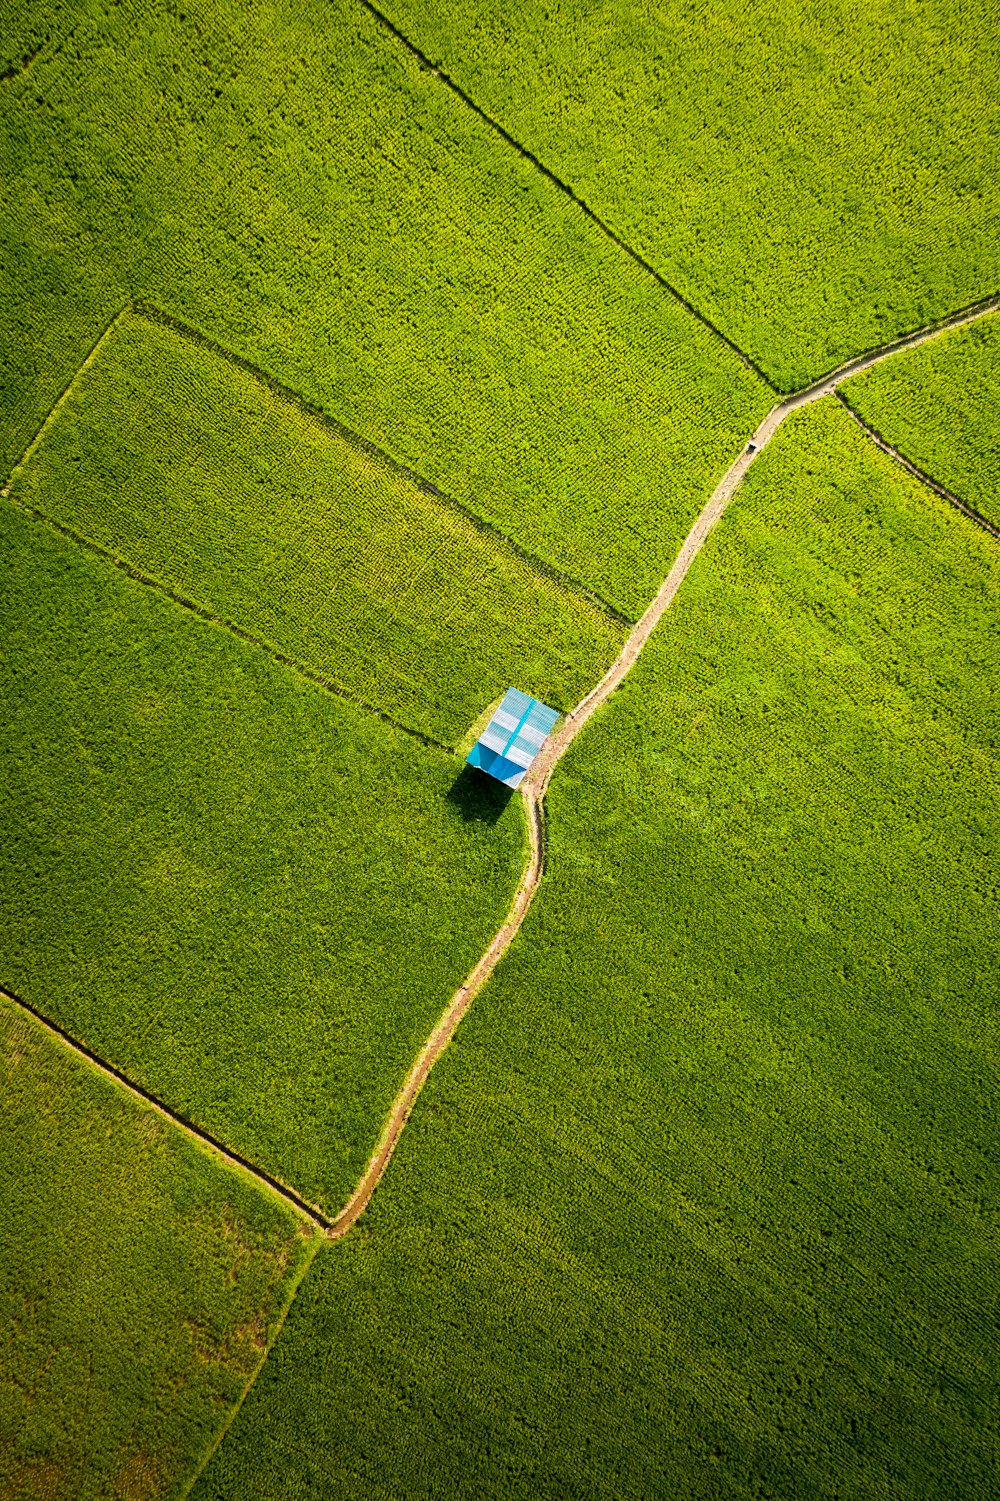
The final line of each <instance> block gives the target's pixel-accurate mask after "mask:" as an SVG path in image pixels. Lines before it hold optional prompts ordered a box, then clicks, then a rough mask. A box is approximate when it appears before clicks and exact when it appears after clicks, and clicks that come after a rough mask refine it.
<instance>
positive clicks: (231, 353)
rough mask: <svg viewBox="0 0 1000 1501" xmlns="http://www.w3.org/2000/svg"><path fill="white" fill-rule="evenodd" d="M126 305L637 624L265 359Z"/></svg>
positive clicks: (599, 605)
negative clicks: (291, 383) (257, 359)
mask: <svg viewBox="0 0 1000 1501" xmlns="http://www.w3.org/2000/svg"><path fill="white" fill-rule="evenodd" d="M124 311H126V312H128V311H131V312H132V313H133V314H134V315H135V316H137V317H140V318H146V319H147V320H148V321H149V322H150V323H159V324H161V325H162V326H163V327H164V328H168V329H170V331H171V332H172V333H175V334H177V335H178V337H180V338H182V339H187V340H188V341H189V343H192V344H196V345H198V347H199V348H201V349H204V350H206V351H207V352H208V353H209V354H214V355H216V356H218V358H219V359H222V360H225V361H226V362H227V363H228V364H230V365H233V366H234V367H235V368H236V369H237V370H240V371H242V372H243V374H244V375H248V376H250V378H251V379H252V380H255V381H257V382H258V384H260V385H262V386H264V387H266V389H267V390H268V391H270V392H271V393H272V395H274V396H277V397H278V398H279V399H280V400H282V401H285V402H287V403H288V404H289V405H290V406H294V407H295V408H296V409H297V410H298V411H299V412H301V413H302V415H303V416H305V417H309V418H311V419H312V420H313V421H314V422H317V423H319V425H320V426H321V427H324V428H326V429H327V430H328V431H330V432H333V433H335V434H336V435H337V437H338V438H341V439H343V441H344V442H345V443H347V444H348V445H349V446H350V447H351V448H354V449H356V450H357V451H358V452H359V453H363V454H364V455H365V456H366V458H369V459H371V460H372V461H373V462H374V463H376V464H379V465H381V466H382V467H383V468H384V469H388V470H389V471H390V473H392V474H395V475H398V476H399V478H400V479H404V480H406V481H407V482H408V483H409V484H411V485H412V486H413V487H414V489H416V490H419V491H420V493H421V494H422V495H426V496H427V497H428V499H430V500H434V501H437V502H438V503H439V504H440V505H441V506H442V507H444V508H446V509H448V510H451V511H457V512H458V514H459V515H460V516H463V517H464V518H465V520H466V521H467V522H469V524H470V525H471V526H473V527H474V528H475V530H476V531H477V532H481V533H482V534H483V535H484V536H486V537H488V538H489V539H490V541H491V542H493V543H494V544H495V545H498V546H500V547H501V548H502V549H504V550H505V551H507V552H511V553H513V554H514V555H515V556H516V557H517V558H519V559H520V560H521V562H522V563H525V564H527V566H528V567H529V568H531V569H533V570H534V572H535V573H540V574H542V575H544V576H545V577H546V578H549V579H551V580H552V581H553V582H554V583H556V584H559V585H561V586H562V587H563V588H564V589H566V590H567V592H569V593H572V594H577V595H579V596H580V597H582V598H583V599H585V600H586V601H587V603H588V604H590V605H592V606H593V607H594V608H595V609H597V610H599V611H601V613H602V614H605V615H608V616H609V617H610V618H611V619H612V620H614V621H616V622H617V623H618V624H619V625H626V626H633V625H634V624H635V621H634V619H633V618H632V617H631V616H630V615H626V614H624V612H623V611H621V610H619V609H618V608H617V606H615V605H613V604H611V603H610V601H609V600H606V599H604V598H603V596H602V595H600V594H598V593H596V591H595V590H593V589H591V588H590V587H589V585H587V584H585V583H583V581H582V580H581V579H577V578H574V577H573V575H572V574H570V573H566V572H565V571H564V570H563V569H561V568H557V567H556V565H555V564H554V563H548V562H546V560H545V559H544V558H540V557H539V556H538V555H537V553H533V552H530V551H529V550H528V548H526V547H522V546H521V544H520V543H519V542H517V541H515V539H514V538H513V537H510V536H508V534H507V533H506V532H505V531H503V529H502V528H501V527H499V526H497V525H496V524H495V522H492V521H487V520H486V518H485V517H484V516H480V515H479V513H478V512H477V511H474V510H472V508H471V507H470V506H468V505H466V504H465V502H464V501H461V500H457V499H456V498H455V496H454V495H450V494H449V493H448V491H447V490H442V489H441V488H440V487H439V486H438V485H435V484H434V482H433V480H429V479H427V478H426V476H425V475H423V474H421V473H420V472H419V470H416V469H413V468H411V467H410V465H409V464H404V463H403V461H402V460H401V459H397V458H395V457H394V456H393V455H392V454H391V453H389V451H388V450H387V449H385V448H380V447H379V445H378V444H377V443H375V442H374V441H373V440H372V439H371V438H366V437H365V436H364V435H363V434H362V433H358V432H355V430H354V429H353V428H352V427H348V426H347V424H346V422H341V420H340V418H339V417H333V416H331V414H330V413H329V412H327V411H325V410H324V408H323V407H320V406H317V405H316V403H315V402H313V401H310V400H309V399H308V397H306V396H303V395H302V394H301V393H300V392H298V391H295V390H293V389H292V387H291V386H286V385H285V383H284V382H283V381H281V380H279V379H278V377H277V376H276V375H272V374H271V373H270V371H268V370H265V369H264V368H263V367H262V366H261V365H255V364H254V363H253V361H252V360H248V359H246V358H245V357H244V356H243V355H241V354H237V353H236V351H235V350H234V349H229V348H227V346H226V345H225V344H220V343H219V341H218V340H217V339H213V338H212V337H211V335H209V334H205V333H202V331H201V329H198V328H194V327H192V325H191V324H190V323H185V322H184V320H183V319H181V318H178V317H176V316H175V315H174V314H173V313H168V312H166V311H164V309H163V308H161V307H158V306H157V305H156V303H153V302H147V301H145V300H137V301H135V302H133V303H131V304H130V305H129V308H127V309H125V310H124Z"/></svg>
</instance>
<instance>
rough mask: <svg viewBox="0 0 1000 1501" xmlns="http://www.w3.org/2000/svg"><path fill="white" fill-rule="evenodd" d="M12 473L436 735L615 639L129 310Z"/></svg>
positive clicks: (557, 696)
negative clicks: (19, 468) (512, 687)
mask: <svg viewBox="0 0 1000 1501" xmlns="http://www.w3.org/2000/svg"><path fill="white" fill-rule="evenodd" d="M12 493H13V495H14V498H15V499H17V500H19V501H21V502H22V503H24V504H25V505H28V506H31V507H34V508H36V509H38V510H39V511H41V512H42V513H43V514H44V515H46V516H50V517H53V518H54V519H55V520H56V521H58V522H60V523H61V524H63V525H66V526H69V527H71V528H72V529H73V530H74V531H76V532H77V533H79V534H82V535H83V536H85V537H86V538H88V539H89V540H91V541H93V542H96V543H98V544H99V545H100V546H101V547H102V548H104V549H105V550H107V551H108V552H110V553H111V554H112V555H113V556H115V557H121V558H123V559H125V560H126V561H127V562H128V563H130V564H131V565H132V566H134V567H136V568H138V569H140V570H142V571H143V572H144V573H145V574H146V575H151V576H152V577H153V578H155V579H156V580H158V581H159V582H162V583H165V584H167V585H168V586H169V587H171V588H172V589H174V590H176V591H178V592H179V593H180V594H181V595H182V596H185V597H187V598H190V599H193V600H194V601H195V602H196V603H197V604H198V605H200V606H201V607H203V608H205V609H208V610H210V611H211V612H212V613H213V614H215V615H217V616H220V617H223V618H225V619H228V620H232V621H234V622H235V623H236V624H237V625H238V626H240V627H242V628H244V629H246V630H249V631H251V632H253V633H254V634H255V635H256V636H257V637H258V638H263V639H264V640H265V641H267V642H268V643H270V644H271V645H272V646H274V647H275V648H276V649H277V650H279V651H280V652H283V653H286V654H288V655H290V656H292V657H293V658H295V659H296V660H297V661H299V662H301V663H304V664H305V665H306V666H307V667H308V668H310V669H312V670H313V671H315V672H318V673H319V674H321V675H322V676H323V677H324V678H325V679H326V680H328V681H331V682H333V683H335V684H337V685H339V686H340V687H341V688H345V689H347V690H348V691H349V692H351V693H352V694H354V695H355V696H356V697H358V698H360V699H361V700H362V701H363V702H366V703H369V704H372V705H374V706H375V707H377V708H378V709H380V710H381V711H383V712H384V713H387V714H389V715H391V716H392V717H394V718H395V719H396V720H397V721H401V722H403V723H404V724H406V725H408V726H409V727H411V728H415V729H418V730H420V731H423V732H424V733H426V734H428V735H431V736H433V737H434V738H435V739H437V740H439V741H445V742H446V743H449V744H454V743H455V742H456V741H457V740H459V739H460V738H461V737H462V735H463V734H464V733H465V732H466V731H467V729H468V727H469V726H470V725H471V724H472V723H473V722H474V721H475V720H476V719H477V717H478V716H479V715H480V714H481V713H482V712H483V710H484V709H485V708H486V707H487V705H489V704H490V703H491V702H492V701H494V700H495V699H498V698H499V697H500V695H501V694H502V693H503V692H504V690H505V689H506V688H507V687H508V686H509V685H510V684H511V683H512V682H514V683H516V684H517V685H518V686H519V687H521V688H524V689H525V690H526V691H527V692H529V693H533V694H535V695H536V697H538V698H541V699H543V700H544V701H545V702H547V703H552V704H554V705H555V706H556V707H557V708H561V709H564V710H565V709H569V708H571V707H572V706H573V704H575V703H576V702H577V701H578V700H579V699H580V698H581V697H582V695H583V693H584V692H585V691H586V689H587V688H589V687H590V685H591V684H592V683H594V682H595V681H596V680H597V679H598V678H599V677H600V676H601V674H602V672H603V671H604V669H605V668H606V667H607V666H608V665H609V663H610V662H611V661H612V659H613V658H614V656H615V655H616V653H617V651H618V650H619V648H620V646H621V642H622V640H623V639H624V634H625V628H624V627H623V626H622V625H621V624H620V623H619V622H617V621H615V620H613V619H612V618H611V617H609V616H608V615H607V614H605V613H604V612H603V611H601V610H598V609H596V608H595V607H594V605H592V604H591V603H590V602H589V601H588V600H586V599H585V598H583V597H581V596H580V595H577V594H574V593H573V592H571V591H569V590H568V589H566V588H564V587H562V586H560V585H559V584H558V583H556V582H555V581H554V580H552V579H550V578H548V577H547V576H546V575H545V574H544V573H539V572H538V570H537V569H535V568H532V567H531V566H530V565H529V564H528V563H526V562H524V561H523V560H522V559H521V558H520V557H518V556H517V554H516V553H515V552H513V551H511V550H510V549H509V548H507V547H506V546H504V545H503V544H502V543H500V542H498V541H497V540H496V539H495V538H493V537H490V536H489V535H487V534H484V533H483V532H482V531H481V530H478V529H477V528H476V527H475V526H474V525H473V524H472V522H470V521H469V520H468V519H467V518H466V517H464V516H463V515H462V514H461V513H460V512H458V511H456V510H455V509H453V508H451V507H449V506H447V505H446V504H444V503H442V502H441V501H439V500H435V499H433V498H431V497H429V496H426V495H423V494H421V492H420V490H419V489H418V488H417V487H416V485H414V484H413V483H412V482H411V481H410V480H408V479H407V478H405V477H404V476H402V475H399V474H394V473H393V471H392V470H391V469H390V468H388V467H387V466H386V465H384V464H381V463H379V462H378V461H377V460H375V459H373V458H372V457H370V456H369V455H368V454H366V453H365V452H364V451H363V450H360V449H359V448H358V447H357V445H354V444H352V443H351V442H349V441H348V440H347V439H346V438H344V437H342V436H341V435H340V434H338V433H337V432H335V431H333V430H331V429H330V428H329V427H327V426H324V425H323V423H322V422H320V421H318V420H317V419H316V418H314V417H312V416H310V415H309V414H308V413H306V412H303V411H302V410H301V409H300V408H299V407H298V406H296V405H295V404H294V403H293V402H291V401H289V400H284V399H282V398H281V397H280V396H276V395H273V394H272V393H271V392H270V391H269V390H268V388H267V387H266V386H265V385H262V384H261V383H260V382H258V381H255V380H254V379H253V378H252V377H251V376H250V375H248V374H247V373H246V372H245V371H243V370H239V369H236V368H234V367H233V366H232V365H231V364H229V363H227V361H225V360H224V359H222V358H220V356H219V355H217V354H214V353H213V352H211V351H210V350H206V349H204V348H200V347H199V346H198V345H197V344H195V343H192V342H191V341H189V340H187V339H185V338H184V337H183V336H181V335H179V334H178V333H176V332H174V331H173V330H171V329H168V328H165V327H163V326H162V325H161V324H158V323H151V322H149V321H147V320H146V319H144V318H140V317H136V316H134V315H127V316H126V317H125V318H124V319H123V320H122V322H121V323H120V324H118V325H117V327H116V328H115V329H114V331H113V332H112V334H111V335H110V336H109V338H108V340H107V341H106V342H105V343H104V344H103V345H102V346H101V349H100V351H99V353H98V356H97V359H96V360H95V362H94V364H93V365H92V366H91V367H90V368H89V369H88V370H86V371H85V372H83V374H81V376H80V379H79V381H78V383H77V385H76V386H75V387H74V390H73V392H72V395H71V396H70V398H69V399H68V401H67V402H66V404H65V405H64V406H63V407H62V408H61V410H60V412H59V413H58V415H57V417H56V419H55V421H54V422H53V424H52V426H51V427H50V428H49V430H48V431H47V432H46V434H45V436H44V438H43V441H42V443H41V444H40V445H39V447H38V450H37V452H36V453H35V454H34V455H33V456H32V457H31V459H30V460H29V462H28V463H27V464H26V465H25V467H24V469H23V470H22V471H21V472H20V473H19V474H18V475H17V476H16V479H15V482H14V485H13V489H12Z"/></svg>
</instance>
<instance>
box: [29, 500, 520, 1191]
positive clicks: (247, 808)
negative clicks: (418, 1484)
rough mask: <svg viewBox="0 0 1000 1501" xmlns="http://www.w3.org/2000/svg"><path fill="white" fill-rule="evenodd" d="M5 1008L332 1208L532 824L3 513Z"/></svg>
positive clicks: (464, 962) (465, 963) (405, 743)
mask: <svg viewBox="0 0 1000 1501" xmlns="http://www.w3.org/2000/svg"><path fill="white" fill-rule="evenodd" d="M0 570H2V573H3V577H4V590H3V593H2V597H0V703H2V705H3V713H2V715H0V721H2V726H3V728H2V733H0V826H2V827H3V830H4V839H3V845H2V850H0V908H2V910H3V912H4V923H3V927H2V930H0V984H3V985H5V986H6V987H7V988H9V989H10V990H12V991H13V992H14V993H15V994H19V995H23V997H24V998H25V999H26V1000H28V1001H30V1002H31V1003H32V1004H34V1005H35V1006H36V1007H37V1008H38V1009H39V1010H40V1011H42V1012H44V1013H45V1014H47V1015H50V1016H52V1017H53V1018H54V1019H55V1020H57V1021H58V1022H59V1023H60V1024H61V1025H62V1026H64V1027H65V1028H67V1029H68V1030H69V1032H70V1033H72V1034H73V1035H74V1036H76V1037H78V1038H80V1039H81V1040H82V1041H83V1042H85V1043H86V1044H87V1045H88V1046H89V1047H91V1048H93V1049H94V1051H95V1052H97V1053H98V1054H99V1055H100V1056H102V1057H104V1058H107V1059H108V1060H109V1061H110V1062H112V1063H114V1064H115V1065H116V1066H117V1067H119V1068H121V1069H123V1070H124V1071H125V1072H126V1073H128V1074H129V1075H130V1076H131V1077H133V1078H135V1079H136V1080H137V1081H138V1082H140V1083H141V1084H142V1085H143V1086H144V1087H145V1088H147V1089H148V1090H150V1091H151V1092H152V1093H153V1094H154V1095H156V1096H158V1097H159V1098H161V1099H163V1100H165V1101H166V1102H167V1103H168V1104H170V1105H171V1106H172V1107H173V1108H175V1109H176V1110H178V1111H180V1112H181V1113H183V1114H185V1115H187V1116H188V1117H189V1118H191V1119H193V1120H195V1121H197V1122H198V1123H199V1124H201V1125H203V1126H204V1127H206V1128H207V1129H208V1130H209V1131H210V1132H211V1133H212V1134H213V1135H215V1136H217V1137H219V1138H220V1139H221V1140H222V1141H224V1142H225V1143H226V1144H227V1145H230V1146H233V1147H235V1148H236V1149H237V1150H238V1151H239V1152H241V1153H242V1154H243V1155H245V1156H247V1157H248V1158H250V1159H251V1160H252V1161H254V1162H258V1163H260V1164H261V1165H262V1166H264V1167H266V1168H267V1169H268V1170H269V1171H270V1172H272V1173H274V1174H276V1175H277V1176H278V1177H280V1178H282V1179H284V1180H285V1181H286V1182H289V1183H290V1184H291V1185H292V1186H293V1187H294V1188H296V1189H297V1190H298V1191H299V1192H300V1193H303V1194H305V1195H306V1196H307V1197H311V1198H313V1199H314V1200H315V1201H317V1202H319V1203H321V1204H322V1205H324V1206H325V1207H326V1208H328V1209H329V1208H336V1207H338V1206H339V1204H340V1202H341V1201H342V1199H343V1198H345V1197H346V1195H347V1193H348V1192H349V1191H350V1189H351V1188H352V1187H353V1186H354V1183H355V1181H356V1180H357V1178H358V1176H359V1175H360V1172H361V1169H362V1167H363V1166H364V1163H365V1161H366V1160H367V1157H368V1153H369V1151H370V1150H371V1147H372V1145H373V1144H374V1141H375V1139H376V1137H377V1135H378V1132H379V1129H380V1127H381V1123H382V1119H383V1117H384V1115H385V1113H386V1111H387V1110H388V1107H389V1103H390V1101H391V1100H392V1098H393V1096H394V1094H395V1092H396V1089H397V1087H398V1085H399V1083H400V1082H401V1080H402V1078H403V1077H404V1076H405V1073H406V1071H407V1069H408V1068H409V1065H410V1063H411V1062H412V1059H413V1057H414V1055H415V1054H416V1053H417V1052H418V1051H419V1048H420V1046H421V1045H422V1043H423V1041H424V1039H425V1037H426V1035H427V1033H428V1032H429V1031H430V1029H431V1027H432V1025H433V1023H434V1021H435V1020H436V1019H437V1016H438V1013H439V1012H440V1011H441V1009H442V1008H443V1006H444V1004H445V1002H446V1001H447V999H448V997H449V995H450V994H451V992H452V991H453V989H454V988H455V986H456V985H457V984H458V983H459V982H460V981H461V979H462V978H463V976H464V975H465V974H466V972H467V971H468V969H469V968H470V967H471V965H472V964H473V963H474V961H475V960H476V958H477V957H478V955H479V954H480V952H481V951H482V949H483V948H484V946H485V944H486V943H487V941H488V939H489V937H490V935H491V934H492V932H493V931H494V929H495V927H496V926H497V924H498V922H499V920H500V917H501V916H502V914H503V912H504V910H505V909H506V905H507V902H508V900H509V898H510V894H511V892H512V890H513V889H514V888H515V886H516V884H517V881H518V880H519V879H520V873H521V865H522V861H523V855H522V837H523V829H522V822H521V817H520V805H519V804H513V805H507V804H504V803H503V802H502V800H500V801H497V802H495V803H491V802H490V801H489V800H488V799H484V798H483V797H481V796H477V793H476V789H475V788H472V789H470V788H468V786H467V785H466V784H465V783H464V782H462V780H461V778H460V771H461V765H460V763H459V762H458V761H457V758H456V757H453V756H450V755H447V754H446V753H444V752H443V751H437V750H433V749H428V748H425V747H424V746H422V745H420V744H418V743H417V742H416V741H415V740H414V739H413V738H412V737H411V736H408V735H406V734H404V733H403V732H402V731H399V730H394V729H393V728H391V727H390V726H388V725H386V724H384V723H382V722H381V721H379V720H376V719H374V718H373V717H372V716H371V715H369V714H367V713H365V712H364V711H362V710H359V709H357V708H355V707H354V706H353V705H352V704H349V703H346V702H344V701H343V700H341V699H337V698H335V697H333V696H332V695H330V694H328V693H325V692H324V691H322V690H321V689H319V688H317V687H315V686H314V685H313V684H311V683H308V682H305V681H303V680H302V679H301V678H299V677H297V675H296V674H294V673H292V672H290V671H288V670H287V669H285V668H282V667H280V666H278V665H276V664H275V663H273V662H272V661H270V659H268V658H267V657H266V656H265V655H264V654H263V653H262V652H261V651H259V650H258V649H257V648H255V647H253V646H250V645H248V644H247V643H245V642H243V641H241V640H239V639H237V638H236V637H234V636H232V635H231V634H230V633H229V632H227V631H224V630H221V629H219V628H217V627H214V626H210V625H207V624H205V623H203V622H200V621H198V620H196V619H194V618H193V617H191V616H189V615H187V614H185V612H184V611H182V610H181V609H179V608H178V607H177V606H176V605H174V604H173V603H171V602H170V601H168V600H166V599H164V598H163V597H162V596H161V595H159V594H158V593H157V592H156V591H155V590H152V589H149V588H145V587H143V586H142V585H141V584H138V583H136V582H134V581H133V580H131V579H129V578H127V577H126V576H125V575H123V574H121V573H120V572H118V571H117V570H115V569H114V568H113V567H112V566H111V565H110V564H109V563H107V562H106V561H104V560H103V559H101V558H99V557H96V556H94V555H93V554H90V553H88V552H86V551H85V550H84V549H82V548H81V547H79V546H78V545H76V544H74V543H72V542H69V541H67V540H65V539H64V538H62V537H60V536H58V535H56V534H54V533H52V532H51V531H50V530H49V529H48V528H47V527H46V526H44V525H43V524H42V523H40V522H34V521H31V520H29V519H28V518H26V517H24V516H23V515H22V514H21V513H20V512H19V511H17V510H16V509H15V507H14V506H13V505H12V503H11V502H9V501H4V502H0Z"/></svg>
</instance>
